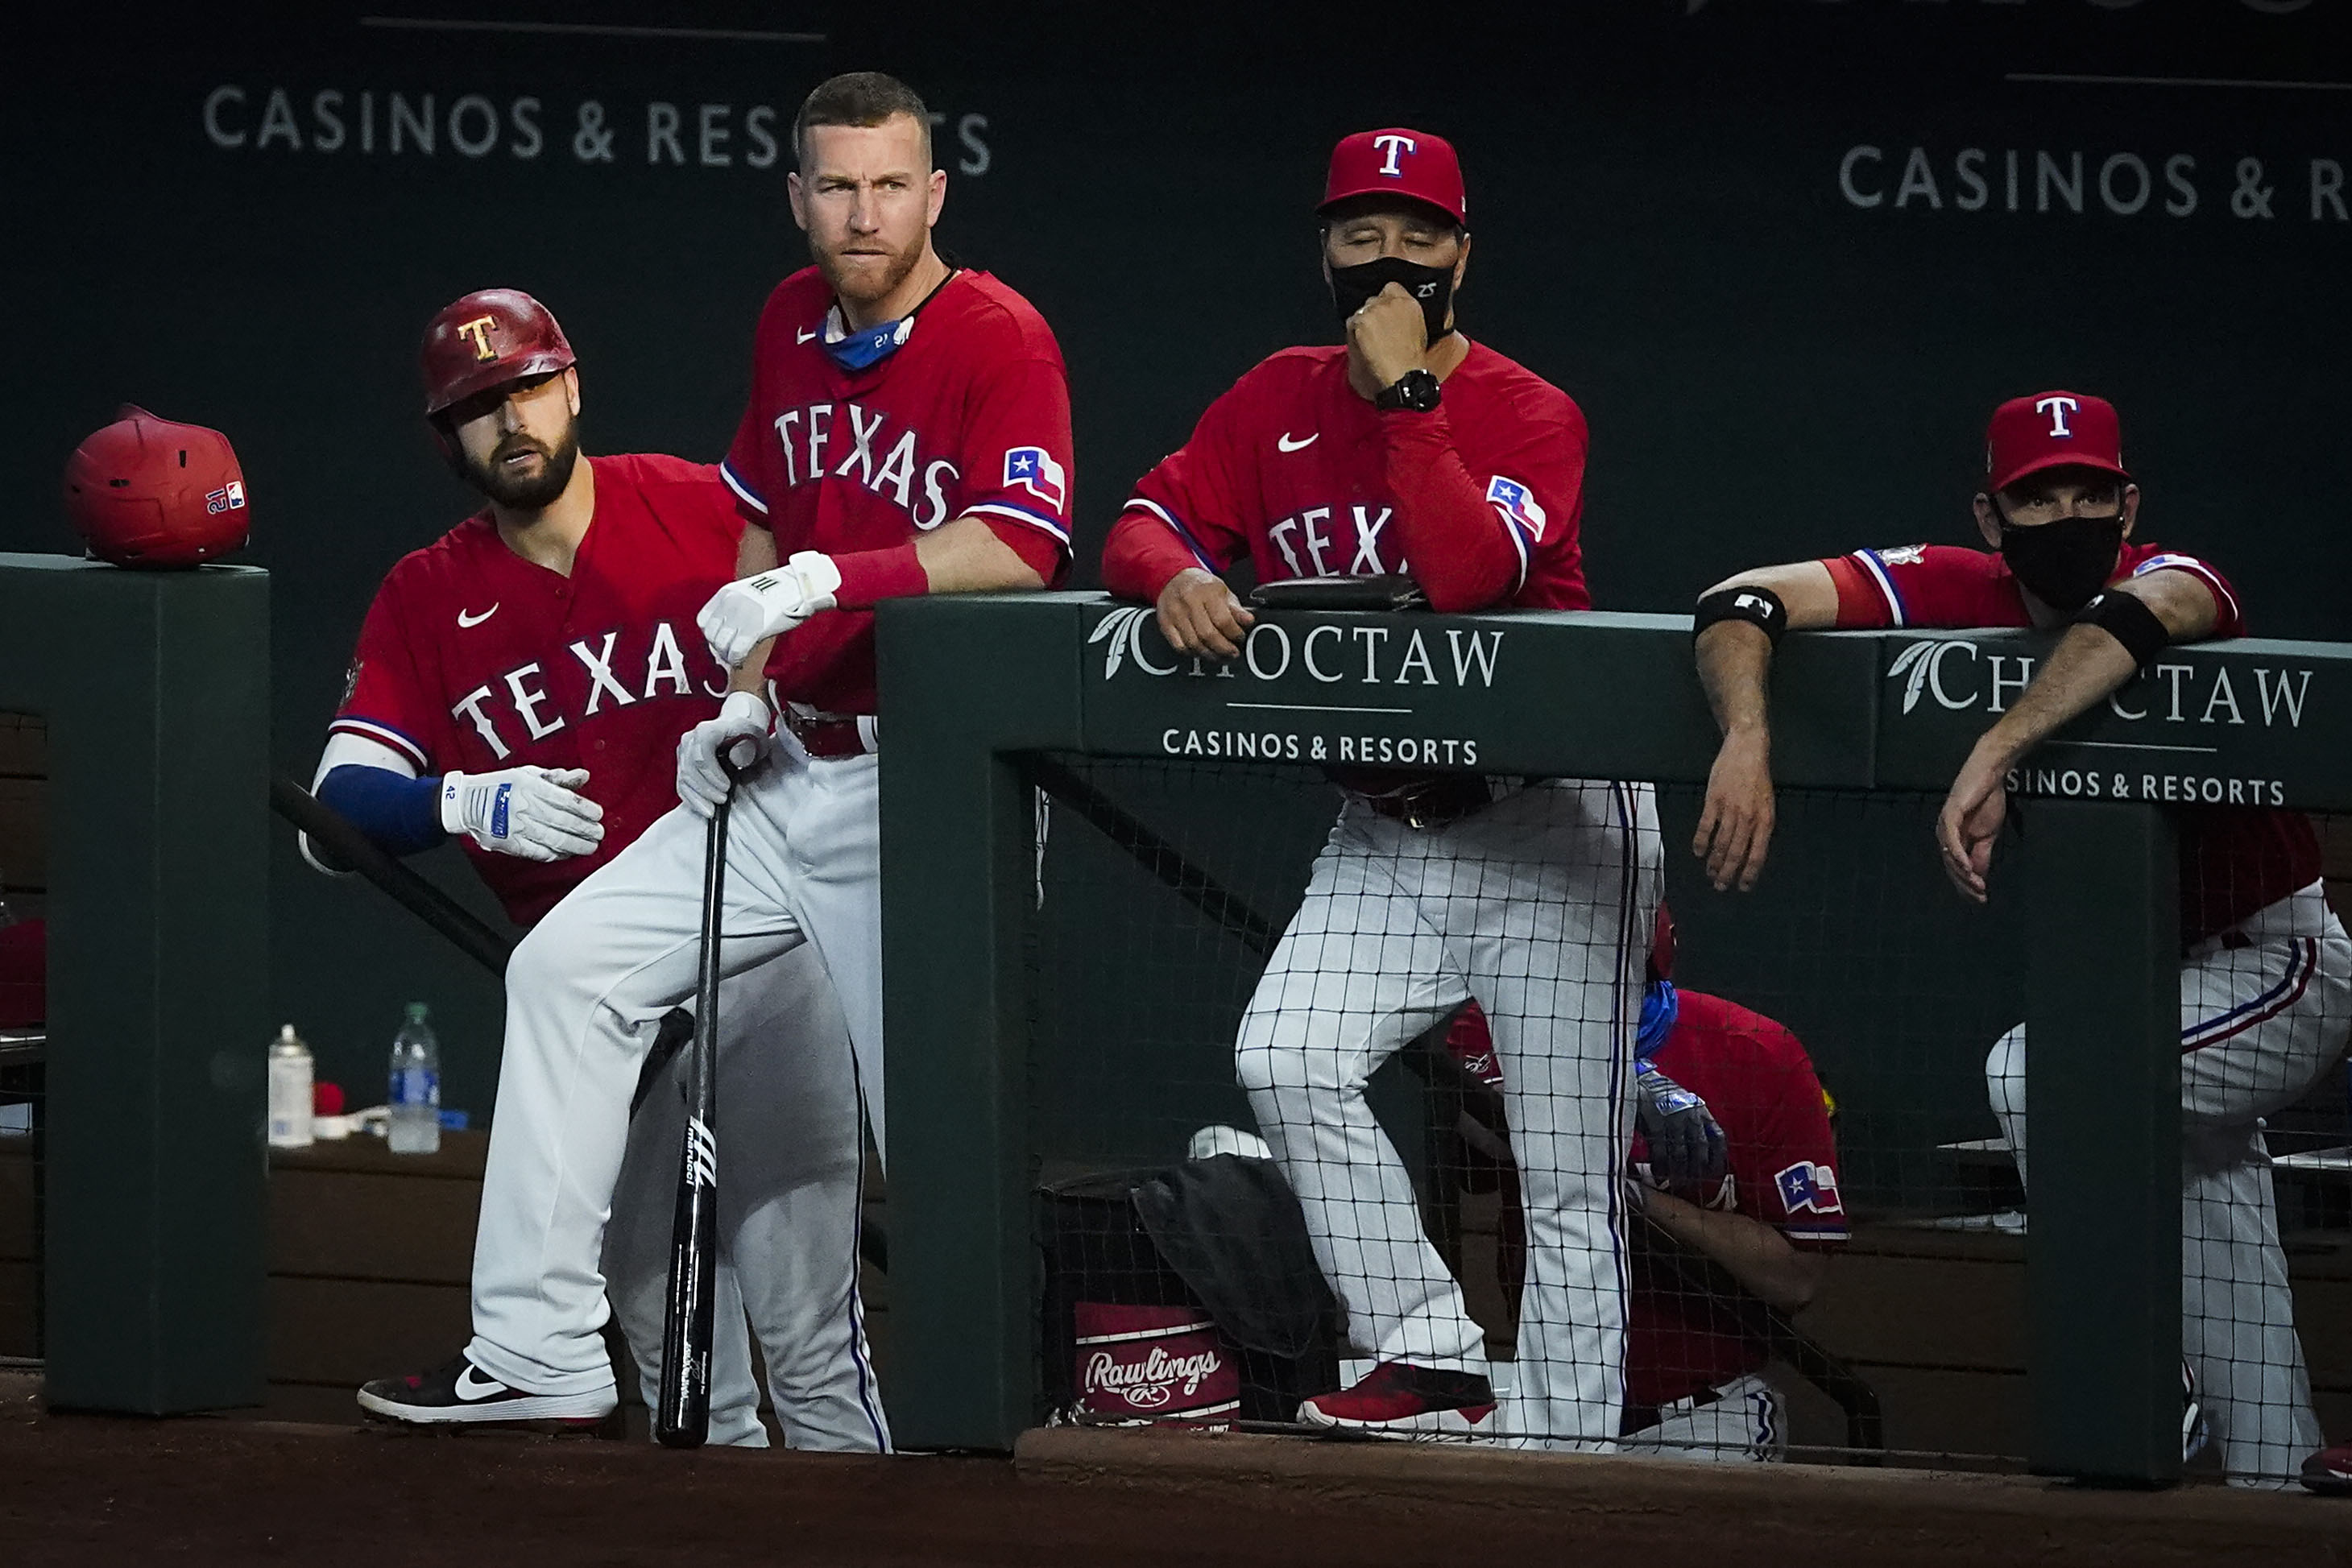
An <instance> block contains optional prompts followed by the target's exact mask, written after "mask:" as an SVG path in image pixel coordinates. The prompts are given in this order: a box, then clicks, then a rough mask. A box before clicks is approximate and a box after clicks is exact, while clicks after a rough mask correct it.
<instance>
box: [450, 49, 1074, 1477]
mask: <svg viewBox="0 0 2352 1568" xmlns="http://www.w3.org/2000/svg"><path fill="white" fill-rule="evenodd" d="M793 147H794V152H795V154H796V159H797V163H798V167H797V170H796V171H795V172H793V175H792V177H791V182H790V191H791V197H792V205H793V216H794V218H795V219H796V220H797V221H798V222H799V223H800V225H801V226H802V227H803V229H805V230H806V231H807V233H808V236H809V248H810V252H811V255H812V256H813V257H814V261H815V264H816V265H815V266H814V267H812V268H810V269H807V270H804V271H803V272H800V273H796V274H794V275H793V277H788V278H786V279H785V280H784V281H783V282H782V284H781V285H779V286H778V287H777V288H776V290H775V292H774V293H773V294H772V296H770V298H769V300H768V304H767V308H766V310H765V311H764V313H763V314H762V316H761V321H760V327H759V332H758V336H757V339H756V340H755V343H754V346H753V357H752V370H751V401H750V404H749V406H748V407H747V408H746V409H745V410H744V413H743V418H742V422H741V425H740V429H739V430H738V432H737V434H736V437H735V442H734V444H733V445H732V446H731V447H730V450H729V453H728V457H727V462H726V465H725V466H724V474H725V476H726V479H727V482H728V484H729V485H730V486H731V487H732V489H733V491H734V493H735V497H736V499H737V502H738V506H739V508H740V510H741V512H742V513H743V515H744V516H745V517H747V518H748V519H749V521H750V523H751V527H749V528H746V529H745V530H744V533H743V539H742V544H741V547H740V551H739V554H738V557H737V570H738V572H739V580H736V581H734V582H732V583H730V584H729V585H727V586H726V587H724V588H722V589H720V590H719V591H718V592H717V593H716V594H715V595H713V596H712V597H711V598H710V600H709V602H708V603H707V604H705V605H704V606H703V607H702V611H701V613H700V616H699V622H700V626H701V630H702V632H703V635H704V637H705V639H706V641H707V643H708V644H709V649H710V652H711V653H713V654H715V655H716V656H717V658H718V660H719V663H720V664H723V665H725V666H727V667H728V668H729V669H730V670H731V671H732V672H733V673H732V675H731V676H730V685H731V686H732V688H733V689H732V690H731V691H730V694H729V695H728V696H727V699H726V701H725V704H724V705H723V706H722V707H721V710H720V712H719V716H717V717H715V718H711V719H709V720H707V721H705V722H704V723H702V724H700V725H698V726H697V727H695V728H694V729H692V730H690V731H688V733H687V735H686V736H685V737H682V739H681V740H680V742H679V746H678V751H677V780H678V787H679V790H680V793H681V794H682V795H684V796H685V797H686V804H685V805H684V806H682V807H681V808H680V809H679V810H675V811H672V812H671V813H670V814H668V815H667V816H665V817H663V818H661V819H660V820H659V821H656V822H655V823H654V824H653V826H652V827H651V828H649V829H648V830H646V832H645V834H644V835H643V836H642V837H640V838H639V839H638V840H637V841H635V843H633V844H631V845H630V846H629V847H628V848H627V849H625V850H624V851H622V852H620V853H619V854H618V855H616V856H615V857H614V859H613V861H612V862H611V863H610V864H608V865H606V866H604V867H603V868H602V869H600V870H599V871H597V872H596V873H595V874H593V875H592V876H591V877H589V878H588V880H587V881H586V882H584V883H582V884H581V885H580V887H579V888H578V890H577V891H575V892H574V893H573V894H572V896H571V897H569V898H567V899H565V900H564V901H563V902H562V904H559V905H558V906H557V907H556V908H555V909H554V910H553V911H552V912H551V913H550V915H548V916H547V917H546V918H545V919H544V920H542V921H541V922H540V924H539V925H538V926H537V927H535V928H534V929H533V930H532V932H531V933H530V936H528V937H526V938H525V939H524V941H523V942H522V944H521V946H519V947H518V948H517V949H516V950H515V956H514V959H513V961H512V963H511V964H510V965H509V968H508V972H507V1045H506V1068H505V1077H504V1079H503V1080H502V1081H501V1083H500V1085H499V1123H498V1125H497V1129H496V1132H495V1134H494V1137H493V1142H492V1145H491V1151H490V1164H489V1168H488V1172H487V1174H486V1177H485V1181H484V1186H483V1194H482V1227H483V1233H484V1241H483V1245H482V1246H481V1247H480V1248H479V1249H478V1250H477V1254H476V1257H475V1263H474V1331H475V1332H474V1339H473V1343H471V1344H470V1345H469V1346H468V1347H467V1350H466V1352H465V1357H464V1360H465V1362H466V1364H467V1366H469V1367H470V1368H472V1369H473V1372H472V1373H471V1375H473V1376H476V1377H478V1378H480V1379H482V1380H483V1381H485V1382H492V1383H495V1384H497V1385H500V1386H502V1387H505V1388H509V1389H512V1390H515V1391H517V1392H518V1393H520V1394H524V1395H529V1396H538V1397H548V1398H556V1399H562V1400H567V1401H576V1402H578V1403H579V1404H580V1405H582V1406H597V1405H599V1404H601V1405H602V1406H606V1407H609V1406H610V1405H611V1404H612V1402H613V1390H612V1383H611V1377H610V1374H609V1372H608V1371H607V1368H606V1364H605V1358H604V1352H603V1349H602V1346H601V1345H600V1343H598V1340H597V1336H596V1326H597V1319H598V1312H599V1308H598V1301H599V1298H600V1295H601V1292H602V1291H603V1288H604V1287H603V1281H602V1279H601V1277H600V1276H599V1275H598V1273H597V1271H596V1257H597V1242H598V1237H599V1233H600V1231H601V1229H602V1228H603V1222H604V1211H605V1207H606V1206H607V1204H608V1203H609V1202H610V1201H611V1198H612V1194H613V1187H614V1176H615V1173H616V1172H617V1170H618V1169H619V1166H620V1163H621V1154H622V1143H623V1137H622V1134H623V1127H624V1124H625V1120H626V1118H627V1114H628V1104H629V1095H630V1092H631V1090H632V1089H633V1087H634V1086H635V1080H636V1075H637V1072H638V1067H639V1063H640V1061H642V1059H643V1057H644V1054H645V1051H646V1045H647V1043H648V1040H649V1038H650V1036H651V1034H652V1032H653V1030H654V1029H655V1027H656V1023H657V1021H658V1020H659V1019H660V1018H661V1017H662V1016H663V1015H664V1014H665V1013H667V1011H668V1010H669V1009H671V1008H673V1007H675V1006H677V1003H678V1002H679V1001H680V1000H682V999H683V998H686V997H688V995H689V994H691V992H692V991H693V989H694V982H695V972H696V965H697V956H698V948H699V934H700V926H701V894H702V885H703V864H702V860H703V845H704V832H703V823H702V821H701V818H702V817H703V816H706V815H707V814H708V813H709V810H710V809H711V807H712V804H713V803H714V802H715V801H716V800H719V799H721V798H723V791H724V789H725V780H724V774H723V773H722V771H721V770H720V768H719V753H720V751H721V750H722V749H726V748H733V749H734V750H735V752H736V754H737V755H738V757H739V758H740V756H741V755H742V754H743V753H744V752H746V751H749V752H753V753H756V754H757V756H756V758H755V759H754V760H753V762H752V763H751V773H750V775H749V777H748V778H747V779H745V782H744V783H743V784H742V786H741V787H740V789H738V790H737V792H736V796H735V804H734V812H733V829H732V831H731V832H730V835H729V839H728V860H727V879H726V905H725V908H724V910H723V911H722V918H723V926H724V941H723V943H722V959H723V966H724V970H725V972H726V974H727V975H729V976H730V977H733V976H739V975H744V974H749V973H752V972H756V971H759V970H761V969H762V968H764V967H768V966H771V965H772V964H773V963H775V962H776V961H777V960H779V959H781V958H783V957H785V956H788V955H790V954H792V953H793V952H794V951H795V950H796V949H799V948H800V947H802V946H803V944H806V945H807V946H810V947H812V948H814V951H815V953H816V955H817V956H818V958H819V959H820V960H821V962H822V964H823V967H824V970H825V972H826V974H827V976H828V977H830V978H831V980H832V982H833V986H834V990H835V994H836V995H837V996H838V998H840V1002H841V1008H842V1011H843V1014H844V1016H845V1019H846V1020H847V1023H848V1035H849V1040H850V1042H851V1044H852V1046H854V1051H853V1050H848V1049H843V1048H842V1047H841V1045H840V1041H839V1040H838V1037H837V1036H835V1035H832V1034H829V1033H827V1032H825V1031H824V1030H809V1029H803V1028H802V1027H800V1020H797V1019H794V1020H789V1022H788V1024H787V1026H786V1027H783V1028H779V1029H776V1030H772V1031H771V1032H770V1034H769V1035H768V1037H767V1038H765V1039H763V1040H761V1042H760V1051H759V1054H761V1056H762V1057H763V1058H765V1059H766V1060H767V1061H768V1062H769V1064H770V1065H769V1068H768V1071H770V1072H771V1073H772V1080H773V1082H777V1083H779V1084H781V1085H782V1086H783V1087H782V1089H781V1090H780V1091H779V1092H784V1093H789V1094H793V1095H802V1094H805V1095H809V1096H812V1097H814V1098H815V1099H817V1100H819V1101H820V1102H821V1103H826V1104H838V1105H840V1106H842V1107H843V1109H842V1110H841V1113H840V1123H841V1126H840V1132H839V1139H838V1146H839V1147H840V1148H841V1149H843V1150H844V1151H845V1152H847V1151H852V1150H854V1149H855V1148H856V1140H857V1136H858V1126H857V1107H858V1105H859V1104H860V1103H862V1104H863V1106H864V1109H865V1113H866V1117H867V1119H868V1123H869V1124H870V1125H871V1127H872V1129H873V1133H874V1138H875V1143H876V1145H877V1146H879V1147H887V1144H886V1142H885V1138H884V1132H885V1129H884V1124H883V1115H882V1109H883V1103H884V1084H883V1075H882V1068H883V1061H882V1037H881V1023H882V972H881V904H880V894H879V869H880V842H879V840H880V832H879V826H878V822H877V773H876V768H877V747H878V745H879V737H880V730H879V725H878V719H877V713H876V709H875V676H874V645H873V616H872V613H871V612H872V610H873V607H874V605H875V604H876V603H877V601H880V600H882V599H885V598H888V597H893V596H898V595H908V594H918V593H923V592H933V593H939V592H971V591H984V590H991V589H1008V588H1037V587H1041V586H1044V585H1045V584H1046V583H1049V582H1051V581H1053V580H1055V579H1056V578H1058V577H1059V576H1060V574H1061V572H1062V571H1063V570H1064V568H1065V565H1066V559H1067V548H1068V545H1067V541H1068V516H1069V514H1068V502H1069V486H1070V485H1071V484H1072V483H1073V481H1074V478H1075V469H1074V466H1073V459H1072V456H1071V451H1070V406H1069V394H1068V390H1067V385H1066V378H1065V375H1064V371H1063V367H1062V358H1061V352H1060V350H1059V349H1058V348H1057V347H1056V345H1055V341H1054V337H1053V334H1052V332H1051V331H1050V330H1048V329H1047V328H1046V326H1045V322H1044V320H1043V319H1040V318H1039V317H1038V315H1037V313H1036V311H1035V310H1034V308H1031V307H1030V306H1029V304H1028V302H1027V301H1025V300H1024V299H1023V298H1021V297H1020V296H1019V295H1017V294H1015V293H1014V292H1013V290H1011V289H1010V288H1007V287H1005V286H1004V285H1003V284H1002V283H999V282H998V281H996V280H995V279H994V278H992V277H988V276H986V275H985V274H982V273H975V272H970V271H961V270H957V269H955V268H953V267H950V266H949V265H948V264H947V263H946V262H945V261H943V260H942V259H941V258H940V256H939V254H938V252H937V251H936V250H935V249H933V247H932V245H931V226H932V225H933V224H934V223H935V222H937V220H938V217H939V214H940V206H941V204H942V203H943V202H944V201H945V199H946V192H947V176H946V175H945V173H944V172H941V171H940V170H938V169H937V168H935V167H934V166H933V164H932V162H931V155H930V154H931V147H930V133H929V119H928V117H927V113H926V111H925V110H924V108H923V104H922V101H921V99H919V98H917V97H916V96H915V94H914V93H913V92H912V91H910V90H909V89H908V88H907V87H906V86H905V85H904V84H902V83H899V82H898V81H895V80H893V79H892V78H888V77H884V76H878V75H873V74H867V73H860V74H856V75H851V76H845V77H835V78H832V79H830V80H828V81H826V82H824V83H822V84H820V85H819V86H818V87H817V88H816V89H815V90H814V92H812V93H811V94H810V95H809V97H808V99H807V100H806V101H805V102H804V103H803V105H802V107H801V110H800V114H799V116H798V117H797V120H796V121H795V123H794V127H793ZM771 643H772V647H771ZM763 692H772V694H773V695H774V697H775V699H776V703H777V706H771V703H770V700H769V698H768V697H767V696H766V695H762V694H763ZM779 708H780V709H781V712H779ZM779 718H781V720H782V722H781V723H779V722H778V719H779ZM721 1083H722V1088H721V1103H722V1109H721V1112H720V1114H721V1117H722V1119H723V1118H725V1117H728V1116H731V1115H733V1114H734V1108H735V1107H736V1106H737V1104H738V1103H739V1100H738V1095H737V1089H736V1087H735V1084H734V1083H733V1082H732V1081H730V1080H729V1079H728V1078H727V1077H726V1075H725V1073H724V1072H723V1071H722V1074H721ZM518 1084H520V1085H527V1086H529V1087H528V1088H527V1089H525V1090H516V1091H515V1092H512V1093H510V1086H513V1085H518ZM741 1142H742V1141H741V1140H740V1139H730V1141H729V1142H728V1144H727V1145H726V1146H727V1149H728V1150H729V1151H730V1152H729V1153H728V1154H727V1155H725V1157H724V1158H723V1159H722V1161H721V1163H720V1171H719V1192H720V1194H721V1202H722V1204H724V1203H725V1201H726V1199H725V1196H724V1195H725V1194H726V1192H727V1190H728V1187H729V1185H730V1182H731V1181H732V1180H733V1176H732V1174H731V1162H733V1161H735V1160H738V1159H740V1158H741V1157H742V1156H741V1155H740V1153H738V1152H734V1151H739V1150H740V1148H741ZM861 1168H862V1166H861V1163H860V1162H859V1161H857V1160H856V1159H854V1158H852V1159H847V1160H845V1161H843V1162H842V1163H841V1164H840V1165H839V1166H837V1167H835V1168H833V1169H830V1170H827V1171H825V1172H823V1173H820V1174H819V1175H816V1176H812V1177H811V1178H810V1179H809V1180H808V1181H806V1182H805V1183H803V1184H802V1185H801V1186H797V1187H796V1188H794V1189H793V1190H792V1191H790V1192H786V1193H783V1194H781V1195H778V1196H777V1197H775V1199H774V1200H773V1204H772V1207H773V1209H774V1212H775V1213H776V1215H777V1216H778V1218H779V1222H780V1223H781V1224H782V1225H783V1226H785V1227H786V1228H789V1229H790V1230H791V1231H792V1232H793V1234H795V1235H796V1236H798V1237H800V1238H801V1239H802V1244H801V1245H800V1246H799V1248H798V1249H796V1253H795V1257H794V1259H793V1267H792V1268H791V1269H789V1270H781V1271H776V1272H770V1271H768V1270H758V1269H754V1268H753V1267H751V1265H750V1264H749V1263H748V1262H747V1260H745V1259H744V1258H743V1257H742V1256H741V1255H740V1253H736V1254H735V1261H736V1265H737V1273H738V1276H739V1278H740V1282H741V1285H742V1289H743V1291H744V1294H745V1298H746V1304H747V1306H748V1307H749V1308H750V1310H751V1317H752V1321H753V1322H754V1323H755V1324H759V1325H761V1336H762V1337H761V1344H762V1348H763V1350H764V1351H765V1352H766V1354H767V1356H768V1365H769V1370H770V1375H771V1378H772V1385H773V1386H774V1388H775V1390H776V1392H777V1394H778V1396H779V1400H780V1402H781V1400H782V1396H784V1394H785V1393H786V1392H787V1391H790V1392H791V1393H792V1394H793V1396H794V1397H795V1398H796V1400H797V1401H798V1402H799V1403H800V1404H801V1405H802V1406H803V1407H804V1408H806V1409H808V1410H810V1411H812V1412H814V1413H821V1414H822V1416H823V1419H824V1422H825V1424H826V1425H825V1429H824V1431H823V1433H822V1434H821V1435H816V1436H814V1437H812V1442H811V1446H825V1447H832V1448H864V1449H866V1450H867V1451H869V1452H870V1451H877V1450H880V1451H887V1448H888V1447H889V1428H888V1426H887V1422H886V1421H885V1419H884V1416H883V1410H882V1404H881V1399H880V1395H879V1391H878V1389H877V1386H876V1385H875V1381H874V1375H873V1367H872V1363H871V1358H870V1356H869V1355H868V1354H867V1350H866V1329H865V1315H864V1307H863V1304H862V1303H861V1301H860V1300H859V1297H858V1292H857V1228H856V1227H857V1178H858V1175H859V1172H860V1170H861ZM722 1220H723V1211H722ZM723 1228H724V1227H723V1224H722V1230H723ZM493 1235H495V1236H496V1237H497V1238H498V1244H497V1245H496V1246H493V1245H491V1243H490V1238H491V1237H492V1236H493ZM724 1239H725V1242H726V1245H727V1247H728V1249H729V1250H730V1252H732V1251H733V1249H734V1248H735V1247H736V1245H737V1242H738V1240H739V1239H740V1232H738V1233H736V1234H734V1235H729V1236H726V1237H725V1238H724ZM772 1332H773V1333H775V1334H777V1335H778V1336H780V1337H779V1338H771V1337H770V1335H771V1333H772ZM794 1440H795V1441H796V1442H797V1441H798V1440H799V1439H798V1438H797V1437H795V1439H794Z"/></svg>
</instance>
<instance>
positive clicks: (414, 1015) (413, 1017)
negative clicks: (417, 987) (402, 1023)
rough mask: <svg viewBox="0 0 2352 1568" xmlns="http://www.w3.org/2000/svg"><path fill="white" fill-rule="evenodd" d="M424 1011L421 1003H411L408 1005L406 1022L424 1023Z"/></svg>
mask: <svg viewBox="0 0 2352 1568" xmlns="http://www.w3.org/2000/svg"><path fill="white" fill-rule="evenodd" d="M408 1021H409V1022H410V1023H423V1022H424V1021H425V1004H424V1003H423V1002H411V1003H409V1004H408Z"/></svg>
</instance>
